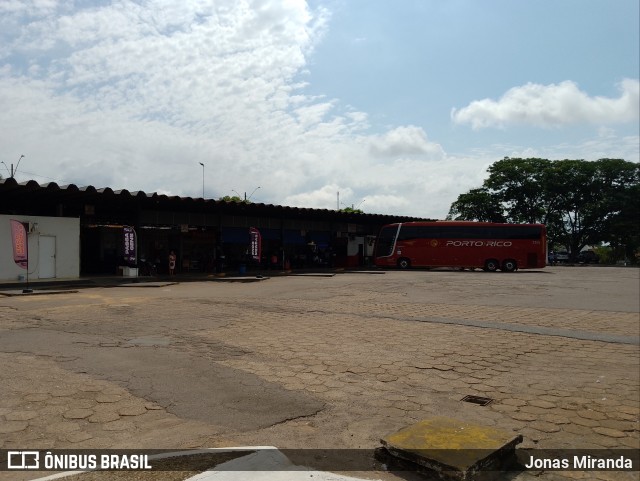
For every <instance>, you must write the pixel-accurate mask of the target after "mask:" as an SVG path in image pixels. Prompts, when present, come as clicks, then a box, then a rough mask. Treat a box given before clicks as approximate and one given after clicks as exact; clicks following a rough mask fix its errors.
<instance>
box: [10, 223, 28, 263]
mask: <svg viewBox="0 0 640 481" xmlns="http://www.w3.org/2000/svg"><path fill="white" fill-rule="evenodd" d="M11 239H12V245H13V261H14V262H15V263H16V264H18V265H19V266H20V267H22V268H23V269H27V268H28V266H29V248H28V243H27V229H25V228H24V224H23V223H22V222H20V221H17V220H13V219H11Z"/></svg>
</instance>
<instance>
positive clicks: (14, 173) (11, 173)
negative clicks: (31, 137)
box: [2, 155, 24, 179]
mask: <svg viewBox="0 0 640 481" xmlns="http://www.w3.org/2000/svg"><path fill="white" fill-rule="evenodd" d="M23 157H24V155H21V156H20V158H19V159H18V163H17V164H16V170H13V164H11V170H9V167H7V164H5V163H4V162H2V164H3V165H4V168H5V169H7V172H9V176H10V177H11V178H12V179H13V177H14V176H15V175H16V174H17V173H18V166H19V165H20V161H21V160H22V158H23Z"/></svg>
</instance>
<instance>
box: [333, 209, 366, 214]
mask: <svg viewBox="0 0 640 481" xmlns="http://www.w3.org/2000/svg"><path fill="white" fill-rule="evenodd" d="M338 212H347V213H349V214H364V212H363V211H361V210H360V209H356V208H354V207H345V208H343V209H340V210H339V211H338Z"/></svg>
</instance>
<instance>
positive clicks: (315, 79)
mask: <svg viewBox="0 0 640 481" xmlns="http://www.w3.org/2000/svg"><path fill="white" fill-rule="evenodd" d="M638 5H639V4H638V2H637V0H616V1H614V2H611V1H596V0H580V1H578V0H574V1H570V0H565V1H548V0H536V1H533V0H528V1H524V0H486V1H482V2H478V1H475V0H447V1H432V0H404V1H399V2H389V1H382V0H342V1H339V0H310V1H308V2H305V1H303V0H280V1H275V0H274V1H271V0H215V1H214V0H211V1H209V0H200V1H190V2H183V1H180V0H146V1H131V0H101V1H89V0H84V1H73V0H27V1H24V0H20V1H18V0H4V1H3V2H0V132H2V133H1V134H0V160H2V161H3V162H4V163H5V164H7V165H10V164H11V163H14V164H15V163H16V162H17V160H18V158H19V157H20V155H23V154H24V156H25V157H24V158H23V159H22V161H21V164H20V169H19V171H18V174H17V178H18V180H27V179H30V178H34V179H36V180H37V181H39V182H47V181H51V180H54V181H56V182H58V183H61V184H65V183H76V184H79V185H87V184H91V185H94V186H110V187H113V188H127V189H129V190H137V189H142V190H145V191H158V192H163V193H169V194H174V195H182V196H201V195H202V180H203V179H202V177H203V171H202V167H201V166H200V164H199V163H200V162H202V163H204V164H205V169H204V180H205V196H206V197H213V198H217V197H220V196H223V195H233V191H238V192H241V193H244V192H248V193H251V192H253V191H254V190H255V189H256V187H258V186H260V189H259V190H257V191H255V193H254V197H253V200H254V201H257V202H265V203H274V204H283V205H296V206H305V207H318V208H335V207H336V198H337V196H336V193H337V192H338V191H339V192H340V199H341V201H342V202H344V203H345V204H347V205H351V204H358V205H360V207H361V208H362V209H363V210H364V211H365V212H375V213H389V214H407V215H416V216H424V217H432V218H443V217H444V216H446V214H447V212H448V209H449V206H450V204H451V202H453V201H454V200H455V199H456V198H457V196H458V195H459V194H461V193H464V192H466V191H468V190H469V189H471V188H474V187H478V186H479V185H480V184H481V183H482V180H483V179H484V177H485V172H486V168H487V167H488V166H489V165H490V164H491V163H493V162H495V161H496V160H499V159H501V158H503V157H505V156H511V157H515V156H523V157H529V156H536V157H543V158H549V159H561V158H577V159H585V160H595V159H598V158H602V157H616V158H624V159H626V160H629V161H634V162H639V161H640V153H639V150H640V140H639V129H640V127H639V110H640V107H639V99H638V92H639V83H638V77H639V75H640V73H639V70H640V67H639V58H640V53H639V44H640V38H639V37H640V33H639V25H638V24H639V20H638V19H639V18H640V12H639V6H638ZM4 167H5V166H4V165H2V164H0V173H2V174H3V175H5V176H6V175H7V171H6V169H5V168H4Z"/></svg>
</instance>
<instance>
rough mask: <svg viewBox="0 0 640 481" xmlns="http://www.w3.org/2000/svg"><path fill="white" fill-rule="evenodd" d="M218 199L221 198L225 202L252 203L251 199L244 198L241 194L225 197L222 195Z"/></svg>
mask: <svg viewBox="0 0 640 481" xmlns="http://www.w3.org/2000/svg"><path fill="white" fill-rule="evenodd" d="M218 200H221V201H224V202H238V203H241V204H251V201H250V200H246V199H242V198H241V197H240V196H237V195H225V196H224V197H220V198H219V199H218Z"/></svg>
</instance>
